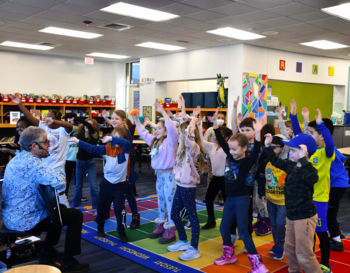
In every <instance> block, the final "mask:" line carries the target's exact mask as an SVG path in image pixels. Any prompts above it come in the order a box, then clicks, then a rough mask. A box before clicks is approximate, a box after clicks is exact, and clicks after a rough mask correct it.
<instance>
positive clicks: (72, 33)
mask: <svg viewBox="0 0 350 273" xmlns="http://www.w3.org/2000/svg"><path fill="white" fill-rule="evenodd" d="M39 32H45V33H50V34H56V35H62V36H69V37H75V38H82V39H95V38H98V37H101V36H103V35H101V34H96V33H90V32H85V31H77V30H71V29H65V28H58V27H47V28H44V29H42V30H39Z"/></svg>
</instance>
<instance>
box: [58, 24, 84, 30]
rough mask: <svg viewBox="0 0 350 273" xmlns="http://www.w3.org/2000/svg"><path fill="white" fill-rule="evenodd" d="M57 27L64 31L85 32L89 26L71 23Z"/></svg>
mask: <svg viewBox="0 0 350 273" xmlns="http://www.w3.org/2000/svg"><path fill="white" fill-rule="evenodd" d="M56 26H57V27H60V28H66V29H72V30H85V29H88V28H89V26H87V25H85V24H83V23H81V24H79V25H78V24H72V23H62V22H61V23H60V24H58V25H56Z"/></svg>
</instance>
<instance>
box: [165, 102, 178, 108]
mask: <svg viewBox="0 0 350 273" xmlns="http://www.w3.org/2000/svg"><path fill="white" fill-rule="evenodd" d="M177 106H178V105H177V103H163V108H177Z"/></svg>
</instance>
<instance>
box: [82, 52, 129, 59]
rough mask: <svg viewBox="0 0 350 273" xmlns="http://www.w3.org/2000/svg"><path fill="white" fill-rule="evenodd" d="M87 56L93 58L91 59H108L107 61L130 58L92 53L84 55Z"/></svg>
mask: <svg viewBox="0 0 350 273" xmlns="http://www.w3.org/2000/svg"><path fill="white" fill-rule="evenodd" d="M86 55H87V56H93V57H102V58H109V59H126V58H130V56H124V55H114V54H107V53H100V52H94V53H90V54H86Z"/></svg>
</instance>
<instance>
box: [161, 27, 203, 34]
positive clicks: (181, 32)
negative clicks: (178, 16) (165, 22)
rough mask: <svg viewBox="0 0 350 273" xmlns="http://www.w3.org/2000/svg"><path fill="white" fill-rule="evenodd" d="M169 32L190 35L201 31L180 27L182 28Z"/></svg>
mask: <svg viewBox="0 0 350 273" xmlns="http://www.w3.org/2000/svg"><path fill="white" fill-rule="evenodd" d="M167 32H170V33H174V34H177V35H188V34H194V33H199V32H200V31H198V30H195V29H190V28H184V27H180V28H175V29H171V30H168V31H167Z"/></svg>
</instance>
